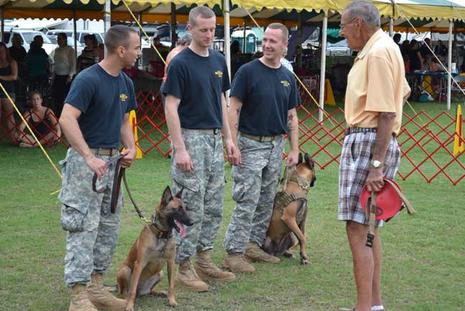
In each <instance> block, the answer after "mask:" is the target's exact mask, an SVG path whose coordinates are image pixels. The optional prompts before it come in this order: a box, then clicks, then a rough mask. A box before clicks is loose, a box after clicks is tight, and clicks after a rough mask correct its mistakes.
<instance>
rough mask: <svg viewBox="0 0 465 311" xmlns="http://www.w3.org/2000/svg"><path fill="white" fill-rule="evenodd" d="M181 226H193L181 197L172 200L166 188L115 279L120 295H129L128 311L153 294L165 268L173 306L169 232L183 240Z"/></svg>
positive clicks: (172, 255)
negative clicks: (177, 233) (138, 301)
mask: <svg viewBox="0 0 465 311" xmlns="http://www.w3.org/2000/svg"><path fill="white" fill-rule="evenodd" d="M184 225H186V226H192V221H191V219H190V218H189V216H187V214H186V210H185V209H184V207H183V204H182V201H181V193H178V194H177V195H176V196H175V197H173V195H172V194H171V190H170V188H169V187H166V189H165V191H164V192H163V196H162V198H161V202H160V204H159V205H158V206H157V207H156V208H155V212H154V214H153V216H152V223H151V224H150V225H146V226H145V227H144V229H142V231H141V233H140V235H139V238H138V239H137V240H136V241H135V242H134V244H133V245H132V248H131V250H130V251H129V254H128V256H127V258H126V260H125V261H124V263H123V264H122V265H121V267H120V269H119V272H118V275H117V282H118V290H119V292H120V294H123V295H128V296H127V305H126V310H127V311H133V310H134V303H135V300H136V296H142V295H148V294H150V293H152V291H153V288H154V287H155V286H156V285H157V284H158V283H159V282H160V280H161V278H162V277H163V272H162V269H163V266H164V265H165V264H167V268H168V303H169V305H170V306H172V307H174V306H176V304H177V303H176V298H175V293H174V282H175V278H176V264H175V257H176V242H175V239H174V237H173V234H172V231H173V228H174V229H175V230H176V231H178V232H179V234H180V235H181V236H183V235H185V228H184ZM154 293H155V292H154Z"/></svg>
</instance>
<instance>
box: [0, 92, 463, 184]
mask: <svg viewBox="0 0 465 311" xmlns="http://www.w3.org/2000/svg"><path fill="white" fill-rule="evenodd" d="M302 101H303V104H302V105H301V106H299V107H298V109H297V110H298V115H299V130H300V133H299V147H300V149H301V151H303V152H308V153H309V154H311V155H312V157H313V158H314V160H315V162H316V164H317V166H318V167H319V168H320V169H326V168H328V167H332V166H333V167H334V166H336V167H337V166H338V165H339V158H340V154H341V147H342V141H343V139H344V129H345V122H344V113H343V111H342V109H340V108H339V107H328V109H327V110H326V113H325V118H324V121H323V122H320V121H319V120H318V115H319V113H318V112H319V107H317V105H315V103H313V102H311V101H310V100H309V97H308V95H306V94H305V93H304V92H303V93H302ZM137 102H138V109H137V124H136V126H137V129H138V133H139V135H138V136H139V137H138V140H137V141H136V144H137V145H138V146H139V147H140V148H141V150H142V152H143V154H144V155H147V154H150V153H151V152H154V151H155V152H156V153H158V154H160V155H162V156H163V157H168V156H169V154H170V152H171V145H170V141H169V135H168V127H167V125H166V120H165V115H164V109H163V105H162V102H161V97H160V95H159V94H158V92H156V93H155V92H139V93H138V94H137ZM11 113H13V112H11ZM2 118H3V120H2V121H3V122H2V125H3V126H2V132H3V137H5V138H6V139H7V140H11V138H12V137H13V136H14V135H13V134H14V133H16V137H18V136H20V135H18V133H19V131H18V129H19V124H18V123H15V124H12V122H14V121H12V120H14V119H13V118H11V115H7V114H2ZM6 124H8V126H5V125H6ZM462 124H464V120H463V119H462ZM455 125H456V120H455V116H454V115H453V114H451V113H450V112H446V111H443V112H440V113H438V114H436V115H432V114H430V113H428V112H426V111H420V112H418V113H409V112H404V115H403V124H402V129H401V132H400V133H399V136H398V142H399V144H400V147H401V152H402V160H401V167H400V169H399V174H398V175H399V177H400V178H401V179H403V180H407V179H409V178H411V177H413V176H420V177H421V178H422V179H423V180H425V181H426V182H427V183H431V182H433V181H434V180H438V179H445V180H447V181H448V182H450V183H451V184H453V185H457V184H459V183H460V182H461V181H463V180H465V152H462V153H459V154H457V155H454V153H453V144H454V139H455V138H456V136H457V135H456V134H455ZM50 131H51V132H52V133H54V129H53V128H50ZM22 135H23V136H24V133H23V134H22ZM54 135H55V136H54V137H55V139H56V138H58V137H56V136H57V135H56V133H55V134H54ZM458 139H459V141H460V142H462V143H465V141H464V138H463V137H459V138H458ZM59 141H60V142H61V143H64V144H65V142H63V140H61V139H60V140H59Z"/></svg>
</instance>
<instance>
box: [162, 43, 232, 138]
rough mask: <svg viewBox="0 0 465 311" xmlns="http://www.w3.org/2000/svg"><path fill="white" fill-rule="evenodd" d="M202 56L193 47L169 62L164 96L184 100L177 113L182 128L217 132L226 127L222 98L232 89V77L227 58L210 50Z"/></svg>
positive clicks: (163, 90)
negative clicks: (207, 54)
mask: <svg viewBox="0 0 465 311" xmlns="http://www.w3.org/2000/svg"><path fill="white" fill-rule="evenodd" d="M208 51H209V56H208V57H203V56H200V55H198V54H196V53H194V52H193V51H192V50H191V49H190V48H187V49H184V50H183V51H181V52H180V53H179V54H178V55H176V57H175V58H173V60H172V61H171V62H170V64H169V66H168V73H167V78H166V81H165V83H164V84H163V85H162V93H163V94H164V95H172V96H174V97H177V98H179V99H181V102H180V104H179V108H178V113H179V119H180V121H181V127H182V128H188V129H214V128H222V127H223V122H222V120H223V118H222V108H221V96H222V94H223V92H226V91H227V90H229V86H230V85H229V76H228V69H227V67H226V61H225V59H224V56H223V55H221V54H220V53H219V52H216V51H214V50H212V49H209V50H208Z"/></svg>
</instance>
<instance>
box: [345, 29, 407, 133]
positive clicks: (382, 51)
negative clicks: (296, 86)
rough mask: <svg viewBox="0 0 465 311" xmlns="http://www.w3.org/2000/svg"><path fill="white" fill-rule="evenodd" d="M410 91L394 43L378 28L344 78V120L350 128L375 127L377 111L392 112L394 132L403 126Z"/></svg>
mask: <svg viewBox="0 0 465 311" xmlns="http://www.w3.org/2000/svg"><path fill="white" fill-rule="evenodd" d="M409 92H410V87H409V85H408V83H407V80H406V78H405V68H404V61H403V59H402V55H401V54H400V49H399V47H398V46H397V44H396V43H395V42H394V41H393V40H392V39H391V38H390V37H389V36H388V35H386V34H385V33H384V32H383V31H382V30H381V29H379V30H378V31H376V32H375V33H374V34H373V35H372V36H371V38H370V39H369V40H368V42H367V43H366V44H365V46H364V47H363V49H362V50H361V51H360V52H358V54H357V57H356V58H355V61H354V65H353V66H352V69H351V70H350V72H349V76H348V78H347V90H346V96H345V118H346V122H347V125H348V126H349V127H370V128H376V127H378V113H379V112H395V113H396V118H395V120H394V128H393V132H394V133H396V134H398V133H399V131H400V126H401V123H402V106H403V104H404V100H403V98H404V96H406V95H407V94H408V93H409Z"/></svg>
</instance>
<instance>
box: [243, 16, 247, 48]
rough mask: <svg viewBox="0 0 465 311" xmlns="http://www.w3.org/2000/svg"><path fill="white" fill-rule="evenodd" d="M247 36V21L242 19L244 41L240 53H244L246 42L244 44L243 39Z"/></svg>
mask: <svg viewBox="0 0 465 311" xmlns="http://www.w3.org/2000/svg"><path fill="white" fill-rule="evenodd" d="M246 34H247V19H246V17H244V41H242V53H245V52H246V47H247V46H246V42H245V37H246Z"/></svg>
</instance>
